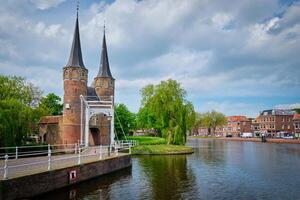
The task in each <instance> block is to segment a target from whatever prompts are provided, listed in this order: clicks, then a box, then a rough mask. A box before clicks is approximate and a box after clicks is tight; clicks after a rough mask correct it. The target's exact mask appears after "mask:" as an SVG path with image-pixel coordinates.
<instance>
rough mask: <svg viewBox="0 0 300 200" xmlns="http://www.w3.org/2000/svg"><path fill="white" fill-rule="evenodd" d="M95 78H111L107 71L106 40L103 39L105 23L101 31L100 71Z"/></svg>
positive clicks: (108, 70)
mask: <svg viewBox="0 0 300 200" xmlns="http://www.w3.org/2000/svg"><path fill="white" fill-rule="evenodd" d="M97 77H111V78H112V75H111V72H110V69H109V61H108V54H107V46H106V38H105V23H104V31H103V41H102V50H101V60H100V69H99V72H98V75H97Z"/></svg>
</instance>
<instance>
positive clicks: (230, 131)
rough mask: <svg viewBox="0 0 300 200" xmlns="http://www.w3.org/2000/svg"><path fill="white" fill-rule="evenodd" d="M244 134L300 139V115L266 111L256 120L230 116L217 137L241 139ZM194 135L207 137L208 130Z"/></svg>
mask: <svg viewBox="0 0 300 200" xmlns="http://www.w3.org/2000/svg"><path fill="white" fill-rule="evenodd" d="M243 133H252V136H254V137H260V136H261V135H262V134H265V135H266V136H268V137H283V136H293V137H297V138H298V137H300V114H296V113H295V111H293V110H280V109H272V110H264V111H262V112H260V114H259V116H258V117H256V118H248V117H246V116H228V117H227V124H226V125H225V126H222V127H217V129H216V131H215V135H216V136H224V137H225V136H232V137H239V136H241V135H242V134H243ZM193 134H195V135H201V136H207V135H208V130H207V128H204V127H203V128H199V129H197V130H194V132H193Z"/></svg>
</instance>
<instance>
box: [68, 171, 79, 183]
mask: <svg viewBox="0 0 300 200" xmlns="http://www.w3.org/2000/svg"><path fill="white" fill-rule="evenodd" d="M76 178H77V177H76V170H72V171H70V172H69V182H70V183H72V182H75V181H76Z"/></svg>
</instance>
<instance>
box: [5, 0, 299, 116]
mask: <svg viewBox="0 0 300 200" xmlns="http://www.w3.org/2000/svg"><path fill="white" fill-rule="evenodd" d="M11 2H13V3H11ZM26 2H27V3H22V1H18V0H14V1H7V2H4V5H2V6H1V7H0V63H2V64H3V63H9V65H13V66H14V65H15V66H19V68H17V67H15V68H14V70H12V71H11V72H9V70H8V67H5V68H4V67H3V65H1V66H0V67H1V68H0V73H5V74H7V73H14V72H15V73H17V71H18V70H21V68H20V66H29V67H28V71H30V73H27V72H26V73H25V76H28V77H29V78H30V79H31V80H34V81H36V83H38V84H39V85H42V84H41V83H42V80H43V79H45V80H46V79H47V77H45V76H44V75H43V74H42V73H41V71H42V70H41V71H40V70H38V68H35V67H32V66H43V67H41V69H43V70H45V71H46V72H47V73H49V74H53V76H51V78H53V79H54V80H55V82H56V83H52V82H51V81H49V80H46V81H45V82H47V81H48V83H47V84H46V85H47V86H45V87H47V88H49V90H51V88H52V89H53V90H56V91H57V92H58V93H62V87H61V84H62V80H61V74H60V73H59V71H60V70H61V68H62V67H63V65H64V64H65V63H66V61H67V59H68V54H69V50H70V45H71V40H72V35H73V30H74V27H73V26H74V20H73V19H74V17H75V16H74V9H73V8H70V9H69V10H70V11H69V14H68V8H66V9H64V10H65V11H66V12H65V13H64V17H61V13H59V14H58V13H56V12H57V11H56V9H49V8H51V7H54V6H58V5H59V3H62V0H53V1H41V0H40V1H33V3H34V5H36V6H37V7H38V9H41V10H37V9H36V8H35V7H34V8H33V4H28V1H26ZM88 3H89V2H88ZM88 3H87V4H88ZM64 5H67V4H64ZM64 5H61V6H64ZM232 5H234V6H232ZM263 5H268V6H263ZM29 6H30V7H29ZM46 9H49V10H46ZM84 9H86V8H81V11H80V19H79V20H80V30H81V42H82V51H83V56H84V58H83V59H84V61H85V65H86V67H87V68H88V69H89V77H90V82H91V80H92V78H93V75H94V74H95V73H96V72H97V71H98V66H99V59H100V58H99V57H100V55H99V51H100V44H101V37H102V27H103V22H104V20H106V26H107V35H106V36H107V44H108V50H109V59H110V64H111V70H112V72H113V75H114V77H115V78H116V85H117V90H118V93H119V94H121V95H120V96H121V97H122V98H121V99H120V101H121V102H122V101H124V103H128V104H130V105H131V106H133V107H131V109H134V110H136V107H137V106H138V103H132V101H133V99H134V100H136V99H139V93H138V91H139V89H140V88H141V87H142V86H145V85H147V84H149V83H158V82H159V81H161V80H162V79H168V78H172V79H176V80H178V81H179V82H181V83H182V86H183V87H184V88H185V89H186V90H188V94H189V96H193V97H196V96H205V97H207V98H208V99H210V100H209V102H217V103H215V104H213V103H210V104H207V105H206V104H204V103H203V102H201V103H199V102H197V101H195V102H194V103H195V105H197V107H198V108H199V109H202V108H203V109H206V108H207V109H210V108H213V107H216V108H220V109H221V110H223V111H224V110H226V109H230V104H233V101H227V100H226V99H228V98H231V99H232V98H235V99H242V98H244V99H245V100H241V101H244V102H237V101H234V102H235V104H237V105H239V106H237V107H238V108H239V109H241V113H242V112H243V110H244V111H245V112H246V111H247V112H248V113H251V111H249V110H250V109H253V110H254V111H253V112H257V109H258V108H257V107H255V106H254V107H251V103H249V100H247V98H248V97H249V98H251V97H262V98H264V97H266V98H268V97H270V96H274V95H275V96H280V97H282V99H284V98H285V97H286V99H289V98H294V97H295V95H296V96H297V95H298V94H295V91H297V90H298V89H299V88H300V78H299V75H298V74H299V73H300V68H299V65H300V62H299V55H298V54H299V51H300V20H299V19H300V15H299V13H300V12H299V10H300V4H299V3H293V4H292V5H289V6H282V5H281V4H279V3H278V1H276V0H251V1H250V0H248V1H240V0H232V1H231V3H230V4H228V2H226V1H223V0H216V1H198V0H189V1H182V0H163V1H161V0H144V1H136V0H116V1H113V2H110V3H106V2H105V1H98V3H97V2H95V3H91V4H90V6H89V7H88V8H87V10H84ZM57 10H60V9H57ZM278 13H280V15H278ZM57 15H59V16H57ZM68 16H69V17H68ZM71 18H72V20H71ZM24 49H26V50H24ZM30 66H31V67H30ZM23 68H24V69H27V67H23ZM23 68H22V69H23ZM17 69H18V70H17ZM24 69H23V70H24ZM47 69H49V70H50V71H47ZM54 74H55V77H54ZM40 77H43V78H42V79H41V78H40ZM57 83H61V84H57ZM52 84H53V85H52ZM47 90H48V89H47ZM278 91H280V92H278ZM123 92H124V94H123V95H122V93H123ZM127 92H128V93H130V94H128V95H127ZM298 96H299V95H298ZM298 96H297V97H298ZM213 98H221V99H223V100H220V101H214V100H213ZM274 98H276V97H274ZM299 98H300V97H299ZM222 102H225V103H222ZM287 102H290V101H287ZM276 103H277V102H276ZM219 104H220V105H219ZM244 104H246V105H244ZM218 105H219V107H218ZM221 105H222V106H223V107H220V106H221ZM248 105H249V106H248ZM272 105H274V104H272ZM233 106H234V105H233ZM235 107H236V106H235ZM266 107H271V106H269V104H268V105H266ZM238 108H236V109H235V110H236V111H237V109H238ZM203 109H202V110H203ZM227 112H229V111H227ZM230 112H231V111H230ZM232 114H234V113H232ZM237 114H238V113H237Z"/></svg>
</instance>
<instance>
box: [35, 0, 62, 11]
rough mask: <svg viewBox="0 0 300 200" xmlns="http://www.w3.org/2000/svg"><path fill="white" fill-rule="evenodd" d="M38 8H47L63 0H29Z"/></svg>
mask: <svg viewBox="0 0 300 200" xmlns="http://www.w3.org/2000/svg"><path fill="white" fill-rule="evenodd" d="M30 1H31V3H33V4H34V5H35V6H36V7H37V8H38V9H40V10H47V9H49V8H51V7H56V6H58V5H59V4H61V3H62V2H64V1H65V0H30Z"/></svg>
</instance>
